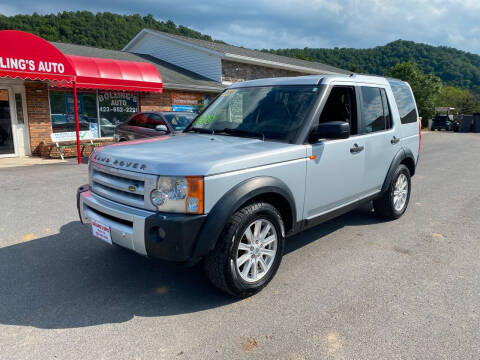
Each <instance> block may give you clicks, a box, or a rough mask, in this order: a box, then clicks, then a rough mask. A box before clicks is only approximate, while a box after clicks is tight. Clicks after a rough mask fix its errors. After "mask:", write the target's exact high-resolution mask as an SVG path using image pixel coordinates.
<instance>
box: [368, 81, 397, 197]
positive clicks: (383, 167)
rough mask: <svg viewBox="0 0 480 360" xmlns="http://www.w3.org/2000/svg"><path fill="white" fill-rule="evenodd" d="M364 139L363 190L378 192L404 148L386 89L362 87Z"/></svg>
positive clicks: (376, 86) (374, 86) (373, 86)
mask: <svg viewBox="0 0 480 360" xmlns="http://www.w3.org/2000/svg"><path fill="white" fill-rule="evenodd" d="M360 91H361V96H360V107H361V118H362V121H361V129H360V130H361V131H360V132H361V134H362V135H361V138H362V140H363V141H364V142H365V174H364V177H363V181H364V190H365V191H366V192H368V193H375V192H376V191H379V190H380V189H381V187H382V185H383V182H384V180H385V177H386V176H387V172H388V169H389V167H390V164H391V163H392V160H393V158H394V156H395V154H396V153H397V152H398V151H399V150H400V149H401V144H400V135H399V126H395V125H396V123H395V119H394V118H393V116H392V111H391V104H390V101H389V98H388V95H387V89H386V88H385V87H382V86H378V85H372V86H370V85H369V86H366V85H365V86H360ZM397 122H398V121H397Z"/></svg>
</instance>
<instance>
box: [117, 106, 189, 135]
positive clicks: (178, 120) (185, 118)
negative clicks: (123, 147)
mask: <svg viewBox="0 0 480 360" xmlns="http://www.w3.org/2000/svg"><path fill="white" fill-rule="evenodd" d="M195 116H197V114H195V113H192V112H175V111H165V112H141V113H138V114H135V115H133V116H132V117H131V118H130V119H128V120H127V121H126V122H124V123H123V124H120V125H118V126H117V127H116V128H115V133H114V139H115V141H116V142H119V141H127V140H133V139H143V138H146V137H153V136H160V135H165V134H173V133H175V132H181V131H183V130H184V129H185V128H186V127H187V126H188V125H189V124H190V123H191V122H192V120H193V119H194V118H195Z"/></svg>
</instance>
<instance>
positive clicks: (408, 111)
mask: <svg viewBox="0 0 480 360" xmlns="http://www.w3.org/2000/svg"><path fill="white" fill-rule="evenodd" d="M389 83H390V86H391V89H392V90H391V91H392V94H393V97H394V100H393V101H395V103H396V107H397V109H398V123H399V124H400V125H399V126H400V136H401V138H402V141H401V143H402V147H403V148H404V149H408V151H410V152H411V153H412V154H413V156H414V158H415V161H416V160H417V158H418V150H419V144H420V134H419V125H420V124H419V117H418V112H417V105H416V103H415V98H414V96H413V92H412V89H411V88H410V86H409V85H408V84H407V83H406V82H404V81H400V80H389Z"/></svg>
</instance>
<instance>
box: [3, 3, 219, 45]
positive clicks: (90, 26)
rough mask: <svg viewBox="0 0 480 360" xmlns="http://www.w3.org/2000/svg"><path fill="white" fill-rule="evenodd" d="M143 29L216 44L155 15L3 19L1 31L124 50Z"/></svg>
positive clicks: (76, 14) (71, 14)
mask: <svg viewBox="0 0 480 360" xmlns="http://www.w3.org/2000/svg"><path fill="white" fill-rule="evenodd" d="M143 28H149V29H153V30H159V31H165V32H168V33H172V34H177V35H184V36H189V37H192V38H197V39H203V40H212V38H211V37H210V36H208V35H203V34H201V33H199V32H198V31H195V30H192V29H189V28H187V27H185V26H177V25H176V24H175V23H174V22H173V21H166V22H163V21H157V20H155V18H154V17H153V16H152V15H147V16H143V17H142V16H140V15H138V14H135V15H118V14H112V13H108V12H104V13H97V14H93V13H91V12H90V11H77V12H67V11H65V12H62V13H58V14H57V15H55V14H50V15H38V14H36V13H34V14H33V15H15V16H4V15H0V30H6V29H14V30H23V31H28V32H31V33H33V34H36V35H38V36H41V37H43V38H45V39H47V40H50V41H60V42H67V43H73V44H79V45H90V46H95V47H102V48H107V49H116V50H118V49H122V48H123V47H124V46H125V45H126V44H127V43H128V42H129V41H130V40H131V39H132V38H133V37H134V36H135V35H137V34H138V32H139V31H140V30H142V29H143Z"/></svg>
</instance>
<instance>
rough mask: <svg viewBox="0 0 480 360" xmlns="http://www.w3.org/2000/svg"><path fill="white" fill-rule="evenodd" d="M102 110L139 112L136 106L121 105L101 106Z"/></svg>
mask: <svg viewBox="0 0 480 360" xmlns="http://www.w3.org/2000/svg"><path fill="white" fill-rule="evenodd" d="M100 111H101V112H127V113H136V112H138V110H137V108H134V107H126V108H124V107H121V106H112V107H110V106H100Z"/></svg>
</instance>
